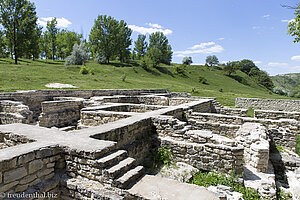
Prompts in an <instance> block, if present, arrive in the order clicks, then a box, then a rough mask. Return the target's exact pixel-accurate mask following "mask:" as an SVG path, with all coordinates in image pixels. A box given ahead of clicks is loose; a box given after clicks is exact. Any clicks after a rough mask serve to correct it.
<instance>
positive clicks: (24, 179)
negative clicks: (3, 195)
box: [20, 174, 37, 185]
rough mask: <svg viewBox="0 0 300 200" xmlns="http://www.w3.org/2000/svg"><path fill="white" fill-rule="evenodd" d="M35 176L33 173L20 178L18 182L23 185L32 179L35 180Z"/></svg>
mask: <svg viewBox="0 0 300 200" xmlns="http://www.w3.org/2000/svg"><path fill="white" fill-rule="evenodd" d="M36 178H37V176H36V175H35V174H33V175H28V176H26V177H24V178H22V180H20V184H21V185H24V184H27V183H30V182H32V181H33V180H35V179H36Z"/></svg>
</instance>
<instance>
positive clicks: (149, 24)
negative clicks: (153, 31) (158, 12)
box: [146, 23, 163, 28]
mask: <svg viewBox="0 0 300 200" xmlns="http://www.w3.org/2000/svg"><path fill="white" fill-rule="evenodd" d="M146 24H147V25H148V26H151V27H153V28H163V27H162V26H161V25H159V24H152V23H146Z"/></svg>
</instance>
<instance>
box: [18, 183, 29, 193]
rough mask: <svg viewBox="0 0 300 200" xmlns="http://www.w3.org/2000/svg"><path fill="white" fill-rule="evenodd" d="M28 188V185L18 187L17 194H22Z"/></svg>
mask: <svg viewBox="0 0 300 200" xmlns="http://www.w3.org/2000/svg"><path fill="white" fill-rule="evenodd" d="M27 188H28V185H27V184H26V185H18V186H17V187H16V189H15V192H22V191H24V190H26V189H27Z"/></svg>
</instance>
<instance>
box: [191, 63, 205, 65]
mask: <svg viewBox="0 0 300 200" xmlns="http://www.w3.org/2000/svg"><path fill="white" fill-rule="evenodd" d="M191 65H205V64H204V63H192V64H191Z"/></svg>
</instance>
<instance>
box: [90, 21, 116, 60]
mask: <svg viewBox="0 0 300 200" xmlns="http://www.w3.org/2000/svg"><path fill="white" fill-rule="evenodd" d="M117 34H118V21H117V20H115V19H114V18H112V17H110V16H106V15H99V16H98V18H97V19H96V20H95V24H94V26H93V28H92V30H91V32H90V36H89V39H90V46H91V51H92V53H93V56H94V57H96V55H97V54H99V55H102V56H104V57H105V58H106V61H107V63H109V61H110V59H111V58H112V57H113V56H115V55H116V51H117V48H118V46H117V43H118V42H117Z"/></svg>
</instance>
